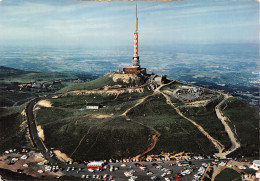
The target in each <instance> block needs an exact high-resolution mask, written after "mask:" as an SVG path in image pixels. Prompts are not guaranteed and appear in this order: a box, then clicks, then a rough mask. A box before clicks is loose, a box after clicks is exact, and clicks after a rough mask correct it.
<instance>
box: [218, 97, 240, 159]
mask: <svg viewBox="0 0 260 181" xmlns="http://www.w3.org/2000/svg"><path fill="white" fill-rule="evenodd" d="M223 95H224V99H223V100H222V101H221V102H220V103H219V104H218V105H217V106H216V107H215V111H216V114H217V117H218V119H219V120H220V121H221V123H222V124H223V126H224V127H225V131H226V132H227V134H228V136H229V139H230V141H231V143H232V146H231V148H230V149H229V150H227V151H225V152H223V153H218V154H217V156H219V157H221V158H226V156H227V155H228V154H230V153H231V152H233V151H235V150H236V149H237V148H239V147H240V143H239V142H238V141H237V139H236V138H235V135H234V133H233V131H232V130H231V128H230V127H229V125H228V124H227V121H230V120H229V119H228V118H227V117H225V116H223V113H222V112H221V110H220V106H221V105H222V104H223V103H224V102H225V101H226V100H227V99H228V98H229V97H230V96H229V95H227V94H223Z"/></svg>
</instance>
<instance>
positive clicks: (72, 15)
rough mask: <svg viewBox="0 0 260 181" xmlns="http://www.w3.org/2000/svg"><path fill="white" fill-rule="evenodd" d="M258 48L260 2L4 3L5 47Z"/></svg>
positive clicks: (1, 29)
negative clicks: (249, 45) (255, 45)
mask: <svg viewBox="0 0 260 181" xmlns="http://www.w3.org/2000/svg"><path fill="white" fill-rule="evenodd" d="M136 4H137V5H138V20H139V43H140V44H141V45H144V46H146V45H154V46H156V45H171V44H223V43H225V44H226V43H232V44H233V43H235V44H236V43H259V1H256V0H207V1H205V0H182V1H161V2H160V1H128V2H127V1H123V2H119V1H111V2H94V1H83V0H55V1H54V0H0V17H1V18H0V46H43V47H52V46H56V47H96V46H100V47H102V46H104V47H105V46H128V45H132V44H133V33H134V26H135V24H134V22H135V5H136Z"/></svg>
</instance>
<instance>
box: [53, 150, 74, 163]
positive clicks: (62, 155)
mask: <svg viewBox="0 0 260 181" xmlns="http://www.w3.org/2000/svg"><path fill="white" fill-rule="evenodd" d="M54 153H55V155H56V156H57V158H58V159H59V160H60V161H62V162H67V161H72V159H71V158H70V157H68V156H67V155H66V154H65V153H62V152H61V151H60V150H54Z"/></svg>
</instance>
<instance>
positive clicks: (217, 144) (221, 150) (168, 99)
mask: <svg viewBox="0 0 260 181" xmlns="http://www.w3.org/2000/svg"><path fill="white" fill-rule="evenodd" d="M160 93H161V94H162V95H163V96H164V97H165V98H166V102H167V104H169V105H171V106H172V108H173V109H175V110H176V112H177V113H178V114H179V115H180V116H181V117H183V118H184V119H186V120H188V121H190V122H191V123H192V124H193V125H195V126H196V127H197V128H198V129H199V130H200V132H202V133H203V134H204V135H205V136H206V137H207V138H208V139H209V140H210V141H211V142H212V143H213V144H214V145H215V147H216V149H217V150H218V152H219V153H222V152H223V150H224V149H225V147H224V145H223V144H221V143H220V142H219V141H218V140H216V139H215V138H213V137H212V136H210V134H209V133H208V132H206V131H205V130H204V128H203V127H202V126H200V125H199V124H197V123H196V122H195V121H193V120H192V119H189V118H187V117H186V116H185V115H184V114H183V113H182V112H181V111H180V110H179V109H178V108H177V107H176V106H175V105H174V104H173V103H172V101H171V99H170V97H169V96H168V95H166V94H164V93H163V92H160Z"/></svg>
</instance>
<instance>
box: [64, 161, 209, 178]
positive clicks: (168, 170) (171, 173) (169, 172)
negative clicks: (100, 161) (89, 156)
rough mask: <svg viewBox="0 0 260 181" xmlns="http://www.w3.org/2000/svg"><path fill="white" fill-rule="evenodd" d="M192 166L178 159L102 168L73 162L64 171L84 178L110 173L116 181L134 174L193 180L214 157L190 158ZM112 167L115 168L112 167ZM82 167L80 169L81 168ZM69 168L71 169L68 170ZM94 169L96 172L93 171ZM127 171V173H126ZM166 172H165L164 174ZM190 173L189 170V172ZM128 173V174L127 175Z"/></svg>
mask: <svg viewBox="0 0 260 181" xmlns="http://www.w3.org/2000/svg"><path fill="white" fill-rule="evenodd" d="M190 161H191V164H190V166H178V165H177V162H176V161H155V162H119V163H109V164H107V165H105V166H104V167H103V168H102V169H98V168H93V169H90V170H89V169H88V168H87V167H86V165H84V164H77V165H75V164H72V165H68V167H69V169H68V167H67V168H66V169H65V170H64V171H63V172H64V174H66V175H68V176H76V177H81V178H82V180H84V179H85V178H86V177H87V178H97V177H98V178H100V179H101V178H103V176H104V175H108V178H109V176H110V178H112V177H113V178H114V180H116V181H121V180H122V181H123V180H128V179H130V178H131V176H133V177H132V178H133V180H134V178H137V179H136V180H152V177H154V176H156V178H157V179H158V180H167V179H166V178H168V179H169V180H183V181H191V180H193V179H194V175H195V174H196V173H197V172H198V169H199V168H200V167H201V165H202V163H206V164H207V163H211V162H212V161H214V160H212V159H203V160H190ZM111 167H112V168H113V169H111ZM79 168H80V169H79ZM68 170H69V171H68ZM92 170H93V171H94V172H92ZM185 170H189V171H190V172H191V173H190V174H183V175H182V176H181V177H178V176H176V174H180V173H181V172H182V173H183V171H185ZM125 173H126V174H125ZM164 173H165V174H164ZM188 173H189V172H188ZM126 175H127V176H126Z"/></svg>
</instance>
